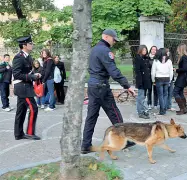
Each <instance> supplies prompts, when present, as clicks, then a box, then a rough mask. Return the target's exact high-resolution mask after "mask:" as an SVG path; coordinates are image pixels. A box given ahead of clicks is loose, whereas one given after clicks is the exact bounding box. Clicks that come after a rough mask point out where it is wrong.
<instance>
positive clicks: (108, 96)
mask: <svg viewBox="0 0 187 180" xmlns="http://www.w3.org/2000/svg"><path fill="white" fill-rule="evenodd" d="M88 98H89V103H88V112H87V118H86V121H85V126H84V132H83V142H82V147H84V148H88V147H90V146H91V145H92V135H93V132H94V128H95V125H96V122H97V118H98V116H99V110H100V107H102V108H103V110H104V111H105V113H106V114H107V116H108V118H109V119H110V121H111V123H112V124H116V123H122V122H123V118H122V116H121V113H120V111H119V109H118V107H117V106H116V102H115V100H114V96H113V94H112V92H111V89H110V86H109V85H105V86H103V85H89V86H88Z"/></svg>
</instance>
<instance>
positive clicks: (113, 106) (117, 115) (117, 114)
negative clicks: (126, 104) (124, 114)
mask: <svg viewBox="0 0 187 180" xmlns="http://www.w3.org/2000/svg"><path fill="white" fill-rule="evenodd" d="M112 107H113V109H114V112H115V113H116V116H117V118H118V122H119V123H120V120H119V116H118V113H117V111H116V109H115V108H114V105H113V104H112Z"/></svg>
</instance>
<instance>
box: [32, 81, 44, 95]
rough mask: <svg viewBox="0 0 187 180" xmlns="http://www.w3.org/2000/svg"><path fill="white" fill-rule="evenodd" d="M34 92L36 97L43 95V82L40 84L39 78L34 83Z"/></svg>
mask: <svg viewBox="0 0 187 180" xmlns="http://www.w3.org/2000/svg"><path fill="white" fill-rule="evenodd" d="M34 92H35V94H36V96H37V97H42V96H43V95H44V84H42V83H41V81H40V80H39V81H36V82H35V83H34Z"/></svg>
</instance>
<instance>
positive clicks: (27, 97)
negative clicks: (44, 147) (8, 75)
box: [12, 36, 41, 140]
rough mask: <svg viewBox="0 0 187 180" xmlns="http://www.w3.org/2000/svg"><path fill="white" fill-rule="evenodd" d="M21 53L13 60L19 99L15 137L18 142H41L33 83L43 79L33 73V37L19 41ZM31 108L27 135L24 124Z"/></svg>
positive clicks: (15, 91) (15, 84)
mask: <svg viewBox="0 0 187 180" xmlns="http://www.w3.org/2000/svg"><path fill="white" fill-rule="evenodd" d="M17 41H18V43H19V47H20V49H21V51H20V52H19V53H18V54H17V55H16V56H15V57H14V59H13V66H12V71H13V77H14V81H13V84H14V94H15V95H17V96H18V98H17V111H16V117H15V125H14V135H15V139H16V140H20V139H32V140H40V137H38V136H36V135H35V125H36V119H37V115H38V107H37V104H36V101H35V99H34V96H35V93H34V89H33V81H36V80H37V79H39V78H40V77H41V74H39V73H36V74H33V73H32V58H31V56H30V55H29V53H30V52H31V51H32V48H33V42H32V39H31V36H28V37H22V38H20V39H18V40H17ZM28 107H29V109H30V113H29V117H28V126H27V133H26V134H25V133H24V131H23V124H24V121H25V116H26V113H27V108H28Z"/></svg>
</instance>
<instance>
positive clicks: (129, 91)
mask: <svg viewBox="0 0 187 180" xmlns="http://www.w3.org/2000/svg"><path fill="white" fill-rule="evenodd" d="M127 92H128V93H129V94H131V95H132V96H133V97H135V96H136V93H135V91H134V89H132V88H131V87H130V88H129V89H127Z"/></svg>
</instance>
